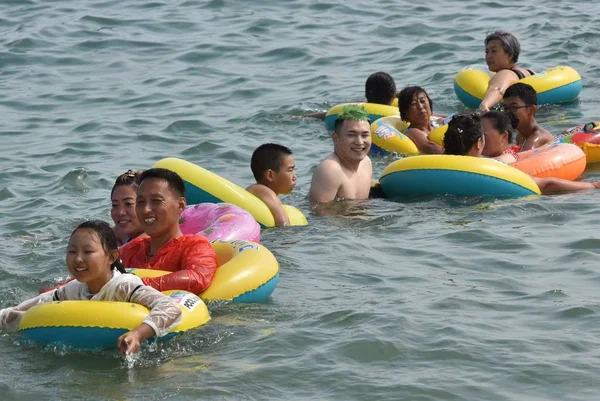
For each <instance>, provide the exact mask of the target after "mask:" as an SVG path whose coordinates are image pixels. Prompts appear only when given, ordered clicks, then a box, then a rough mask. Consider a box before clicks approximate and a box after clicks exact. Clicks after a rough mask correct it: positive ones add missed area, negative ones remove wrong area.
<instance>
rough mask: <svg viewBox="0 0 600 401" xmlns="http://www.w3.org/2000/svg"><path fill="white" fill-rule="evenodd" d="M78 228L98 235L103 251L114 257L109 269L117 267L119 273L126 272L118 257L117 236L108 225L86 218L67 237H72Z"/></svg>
mask: <svg viewBox="0 0 600 401" xmlns="http://www.w3.org/2000/svg"><path fill="white" fill-rule="evenodd" d="M80 230H88V231H90V232H93V233H95V234H96V236H97V237H98V240H99V241H100V244H101V245H102V248H103V249H104V252H105V253H106V254H107V255H111V257H112V258H114V262H113V263H112V264H111V265H110V267H111V269H113V270H114V269H117V270H118V271H120V272H121V273H126V271H125V267H124V266H123V263H122V262H121V259H119V247H118V246H117V237H116V236H115V233H114V231H113V229H112V228H111V227H110V225H109V224H108V223H106V222H104V221H102V220H88V221H84V222H83V223H81V224H79V225H78V226H77V227H76V228H75V230H73V232H72V233H71V235H70V237H69V238H72V237H73V235H75V233H77V232H78V231H80Z"/></svg>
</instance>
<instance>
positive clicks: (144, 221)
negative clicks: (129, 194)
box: [135, 178, 186, 238]
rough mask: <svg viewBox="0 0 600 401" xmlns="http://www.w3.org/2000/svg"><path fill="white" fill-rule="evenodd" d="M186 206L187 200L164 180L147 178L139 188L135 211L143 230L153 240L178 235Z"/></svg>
mask: <svg viewBox="0 0 600 401" xmlns="http://www.w3.org/2000/svg"><path fill="white" fill-rule="evenodd" d="M185 206H186V203H185V198H184V197H182V196H179V195H178V194H177V193H176V191H174V190H172V189H171V188H170V187H169V183H168V182H167V181H166V180H164V179H161V178H147V179H145V180H144V181H143V182H142V183H141V184H140V186H139V188H138V193H137V203H136V208H135V210H136V213H137V216H138V219H139V221H140V225H141V227H142V229H143V230H144V231H145V232H146V234H148V235H149V236H150V237H151V238H155V237H161V236H169V235H170V234H173V235H174V234H175V233H177V232H178V230H179V215H180V214H181V212H183V210H184V209H185Z"/></svg>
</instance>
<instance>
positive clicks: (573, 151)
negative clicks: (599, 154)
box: [511, 143, 586, 181]
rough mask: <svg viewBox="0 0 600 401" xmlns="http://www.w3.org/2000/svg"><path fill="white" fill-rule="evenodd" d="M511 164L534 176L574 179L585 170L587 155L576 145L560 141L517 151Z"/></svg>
mask: <svg viewBox="0 0 600 401" xmlns="http://www.w3.org/2000/svg"><path fill="white" fill-rule="evenodd" d="M517 156H518V158H519V160H517V161H516V162H514V163H511V166H512V167H514V168H517V169H519V170H521V171H522V172H524V173H527V174H529V175H532V176H534V177H538V178H542V177H555V178H562V179H564V180H570V181H573V180H575V179H577V177H579V176H580V175H581V174H582V173H583V170H585V164H586V157H585V153H583V150H581V148H579V147H578V146H576V145H573V144H568V143H558V144H551V145H546V146H542V147H539V148H536V149H532V150H528V151H526V152H520V153H517Z"/></svg>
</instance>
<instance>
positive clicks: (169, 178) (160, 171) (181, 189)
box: [140, 168, 185, 196]
mask: <svg viewBox="0 0 600 401" xmlns="http://www.w3.org/2000/svg"><path fill="white" fill-rule="evenodd" d="M149 178H158V179H159V180H165V181H166V182H167V184H168V185H169V188H171V190H172V191H173V192H175V193H176V194H177V195H178V196H185V183H184V182H183V180H182V179H181V177H180V176H179V174H177V173H176V172H174V171H171V170H167V169H166V168H151V169H149V170H146V171H144V172H143V173H142V175H141V176H140V185H141V184H142V182H144V180H146V179H149Z"/></svg>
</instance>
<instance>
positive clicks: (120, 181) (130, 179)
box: [110, 170, 142, 198]
mask: <svg viewBox="0 0 600 401" xmlns="http://www.w3.org/2000/svg"><path fill="white" fill-rule="evenodd" d="M141 175H142V170H127V171H126V172H124V173H123V174H121V175H120V176H118V177H117V180H116V181H115V185H113V187H112V190H111V191H110V197H111V198H112V196H113V193H114V192H115V189H116V188H117V187H120V186H121V185H132V186H133V189H134V190H136V191H137V188H138V187H139V186H140V177H141Z"/></svg>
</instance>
